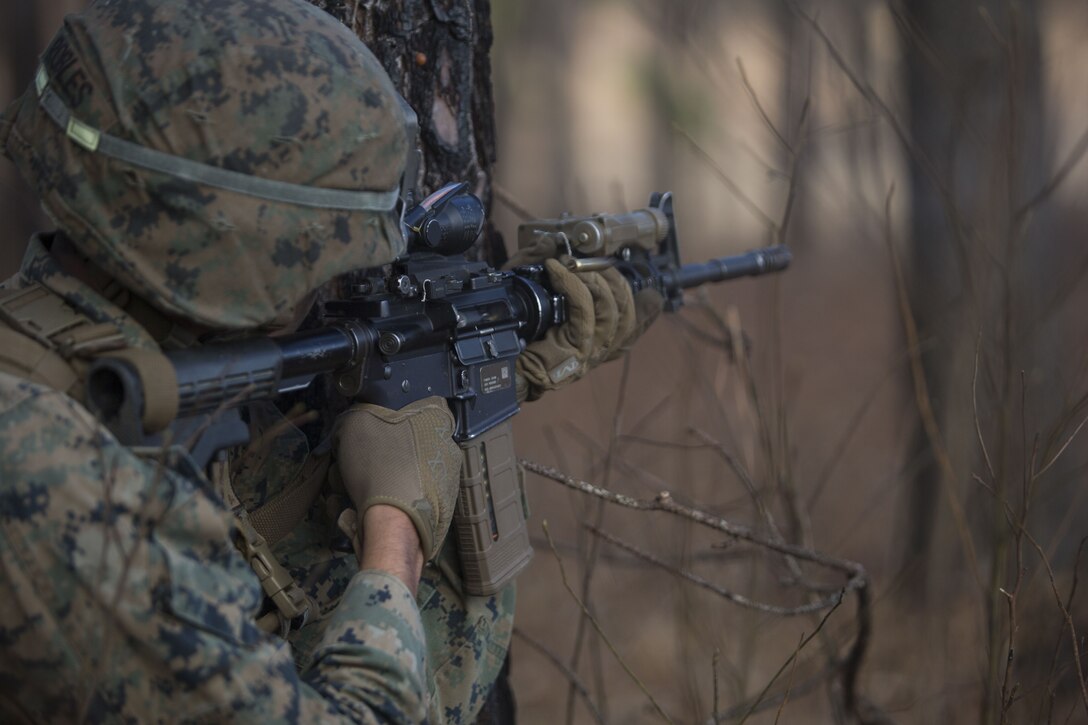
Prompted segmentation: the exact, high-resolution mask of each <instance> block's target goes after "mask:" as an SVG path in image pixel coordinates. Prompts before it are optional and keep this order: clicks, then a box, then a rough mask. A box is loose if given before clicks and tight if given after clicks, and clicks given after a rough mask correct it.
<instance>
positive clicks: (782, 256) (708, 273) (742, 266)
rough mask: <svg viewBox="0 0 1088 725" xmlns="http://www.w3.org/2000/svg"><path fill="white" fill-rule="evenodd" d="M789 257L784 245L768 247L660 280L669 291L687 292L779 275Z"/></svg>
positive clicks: (691, 266)
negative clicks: (728, 281)
mask: <svg viewBox="0 0 1088 725" xmlns="http://www.w3.org/2000/svg"><path fill="white" fill-rule="evenodd" d="M792 258H793V254H792V253H791V252H790V250H789V248H788V247H786V246H785V245H779V246H776V247H767V248H765V249H756V250H753V251H751V252H746V253H744V254H737V255H735V256H732V257H719V258H718V259H711V260H710V261H707V262H702V263H699V264H685V265H683V266H682V267H680V269H678V270H675V271H672V272H667V273H665V274H664V275H663V279H662V281H663V282H664V285H665V288H666V289H668V290H679V289H689V288H691V287H698V286H699V285H703V284H707V283H708V282H723V281H725V280H727V279H736V278H737V277H747V276H752V277H756V276H759V275H761V274H769V273H771V272H780V271H782V270H783V269H785V268H786V267H788V266H789V264H790V260H791V259H792Z"/></svg>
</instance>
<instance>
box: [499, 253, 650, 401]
mask: <svg viewBox="0 0 1088 725" xmlns="http://www.w3.org/2000/svg"><path fill="white" fill-rule="evenodd" d="M556 236H557V235H554V234H547V233H544V234H540V235H539V236H538V237H537V238H536V239H534V240H533V243H532V244H531V245H530V246H528V247H525V248H523V249H520V250H518V252H517V253H515V254H514V256H513V257H512V258H511V259H510V262H509V263H508V264H507V265H506V266H507V268H510V267H514V266H521V265H526V264H540V263H543V265H544V269H545V270H546V272H547V274H548V279H549V281H550V283H551V287H552V291H554V292H556V293H558V294H561V295H563V296H564V297H565V298H566V306H567V321H566V322H565V323H564V324H563V325H561V326H559V327H553V328H551V329H549V330H548V331H547V332H546V333H545V335H544V338H543V339H541V340H537V341H536V342H533V343H530V344H529V346H528V347H527V348H526V350H525V351H524V352H523V353H522V354H521V355H520V356H519V357H518V360H517V376H516V378H517V380H516V381H517V387H518V399H519V400H525V399H530V400H535V399H536V398H539V397H540V396H541V395H542V394H543V392H544V391H545V390H552V389H555V388H558V387H561V386H562V385H565V384H566V383H568V382H571V381H573V380H577V379H578V378H580V377H582V376H583V375H585V373H586V372H588V371H589V369H590V368H593V367H595V366H597V365H598V364H600V363H602V362H607V361H609V360H613V359H615V358H617V357H619V356H620V355H622V354H623V353H624V352H625V351H626V350H627V349H629V348H630V346H631V345H633V344H634V342H635V340H637V339H638V337H639V335H641V334H642V333H643V332H644V331H645V330H646V328H647V327H649V326H650V323H652V322H653V320H654V319H655V318H656V317H657V315H658V313H660V312H661V308H662V306H663V305H664V300H663V299H662V297H661V295H660V294H658V293H657V291H656V290H653V289H646V290H642V291H641V292H639V294H638V296H637V297H636V296H635V295H633V294H632V292H631V285H630V284H629V283H628V282H627V280H626V279H625V278H624V276H623V275H622V274H620V272H619V271H618V270H616V269H614V268H610V269H605V270H603V271H599V272H572V271H571V270H569V269H567V267H566V266H565V264H564V263H563V262H565V261H566V259H568V258H567V257H566V255H565V254H564V255H563V256H561V257H560V258H559V259H556V258H555V255H556V254H557V253H558V252H560V251H561V249H565V246H564V247H562V248H561V247H560V246H559V245H558V244H557V241H556Z"/></svg>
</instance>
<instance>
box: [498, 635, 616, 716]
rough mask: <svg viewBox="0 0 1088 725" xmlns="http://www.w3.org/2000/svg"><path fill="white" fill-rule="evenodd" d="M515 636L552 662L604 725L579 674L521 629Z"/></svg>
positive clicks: (590, 711) (590, 712)
mask: <svg viewBox="0 0 1088 725" xmlns="http://www.w3.org/2000/svg"><path fill="white" fill-rule="evenodd" d="M514 636H515V637H517V638H518V639H520V640H521V641H522V642H524V643H525V644H527V645H529V646H530V647H532V648H533V649H534V650H536V651H537V652H538V653H539V654H540V655H541V656H543V657H544V659H546V660H548V662H551V663H552V665H553V666H554V667H555V668H556V669H557V670H559V671H560V672H561V673H562V674H563V676H564V677H566V678H567V681H568V682H570V684H571V686H572V687H574V689H575V691H576V692H577V693H578V694H579V695H581V696H582V700H584V701H585V703H586V707H587V708H589V714H590V715H592V716H593V719H594V720H595V721H596V722H599V723H602V725H603V723H604V718H602V717H601V711H600V710H599V709H598V708H597V703H595V702H594V701H593V698H592V697H591V696H590V694H589V690H587V689H586V686H585V685H584V684H583V683H582V680H581V679H579V677H578V673H577V672H575V671H574V670H572V669H570V668H569V667H567V665H566V663H565V662H563V660H561V659H559V655H557V654H555V653H554V652H552V651H551V650H549V649H548V648H547V647H545V646H544V645H542V644H541V643H540V642H537V641H536V640H535V639H533V638H532V637H530V636H529V635H527V634H525V631H524V630H522V629H521V628H520V627H514Z"/></svg>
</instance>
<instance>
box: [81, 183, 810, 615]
mask: <svg viewBox="0 0 1088 725" xmlns="http://www.w3.org/2000/svg"><path fill="white" fill-rule="evenodd" d="M465 187H466V185H465V184H451V185H449V186H447V187H444V188H443V189H440V190H439V191H437V192H435V193H434V194H432V195H431V196H429V197H428V198H427V199H425V200H424V201H423V202H422V203H421V204H419V205H418V206H416V207H415V208H413V209H412V210H411V211H409V212H408V213H407V214H406V215H405V226H406V228H407V234H408V237H409V247H408V248H409V253H408V254H407V255H406V256H404V257H402V258H401V259H399V260H397V261H395V262H394V263H393V264H392V265H389V267H388V268H387V269H385V270H382V273H380V274H375V275H374V276H368V277H363V278H361V279H360V280H358V281H357V282H356V283H355V284H354V285H353V286H352V289H351V290H350V294H349V295H348V296H347V298H346V299H340V300H336V301H330V302H327V303H325V307H324V310H323V313H324V318H323V321H324V325H323V326H321V327H318V328H316V329H309V330H305V331H302V332H297V333H294V334H291V335H285V336H279V337H253V338H249V339H242V340H235V341H230V342H222V343H213V344H208V345H205V346H202V347H195V348H190V349H185V350H177V351H170V352H167V353H165V357H166V359H167V360H168V361H169V365H166V366H163V365H161V364H158V365H153V366H147V365H141V364H140V363H139V360H138V359H136V358H134V357H132V356H130V355H120V356H115V357H102V358H99V359H97V360H96V361H95V362H94V363H93V364H92V366H91V368H90V371H89V375H88V381H87V386H88V387H87V396H86V399H87V401H88V406H89V408H90V409H91V411H92V412H93V413H95V415H97V416H98V417H99V419H101V420H102V421H103V422H104V423H105V424H106V425H107V427H109V428H110V429H111V430H112V431H113V433H114V434H115V435H116V436H117V437H118V439H119V440H120V441H121V442H122V443H124V444H126V445H130V446H148V445H152V446H153V445H161V443H162V441H163V440H164V436H163V433H164V432H165V430H166V428H169V429H170V430H171V433H170V439H171V440H173V441H185V440H189V441H193V442H194V443H193V445H192V447H191V449H190V455H191V457H192V459H193V460H194V462H195V463H196V464H197V465H199V466H201V467H202V468H204V467H207V466H208V465H209V464H210V463H211V462H212V461H213V459H214V458H215V457H216V456H220V455H223V453H222V452H225V451H226V449H228V448H231V447H233V446H237V445H242V444H245V443H246V442H248V439H249V431H248V427H247V426H246V424H245V423H244V421H243V420H242V418H241V415H240V413H239V408H240V407H241V406H243V405H245V404H246V403H249V402H251V401H255V400H260V399H270V398H275V397H276V396H278V395H280V394H282V393H285V392H288V391H293V390H298V389H301V388H304V387H306V386H308V385H310V383H312V382H313V380H314V379H315V378H316V377H317V376H321V375H330V376H332V380H333V382H334V384H335V388H336V390H337V391H338V392H339V393H340V394H342V395H344V396H347V397H348V398H350V399H352V400H354V401H359V402H369V403H376V404H378V405H382V406H385V407H387V408H394V409H399V408H401V407H403V406H405V405H407V404H409V403H411V402H413V401H415V400H418V399H420V398H424V397H428V396H431V395H439V396H442V397H443V398H445V399H446V401H447V402H448V403H449V406H450V410H451V411H452V412H453V415H454V418H455V420H456V431H455V433H454V439H455V440H456V441H457V442H458V443H459V444H460V445H461V447H462V448H463V449H464V451H465V461H464V465H463V469H462V488H461V495H460V497H459V500H458V504H457V509H456V513H455V517H454V527H455V529H456V536H457V541H458V546H459V551H460V558H461V564H462V570H463V578H464V583H465V588H466V590H467V591H468V593H470V594H480V595H484V594H491V593H493V592H495V591H497V590H498V589H500V588H501V587H502V586H503V585H505V584H506V583H507V582H508V581H510V580H511V579H512V578H513V577H514V576H515V575H516V574H517V573H518V572H519V571H520V570H521V569H522V568H523V567H524V566H525V565H526V564H527V563H528V561H529V558H530V556H531V554H532V549H531V546H530V543H529V536H528V531H527V528H526V524H525V519H526V509H525V507H524V498H523V493H522V490H521V485H520V482H519V475H518V470H517V464H516V460H515V457H514V451H513V442H512V435H511V429H510V419H511V417H512V416H513V415H514V414H515V413H517V412H518V408H519V404H518V400H517V396H516V392H515V384H514V362H515V360H516V358H517V356H518V355H519V354H520V353H521V351H522V350H523V349H524V348H525V346H526V345H528V344H530V343H532V342H533V341H535V340H538V339H540V338H541V337H542V336H543V335H544V333H545V332H546V331H547V330H548V329H549V328H551V327H552V326H555V325H560V324H563V322H564V321H565V319H566V304H565V300H564V299H563V297H562V296H561V295H557V294H554V293H553V292H552V291H551V290H550V289H549V285H548V278H547V275H546V274H545V272H544V268H543V267H542V266H540V265H532V266H526V267H519V268H515V269H513V270H509V271H500V270H497V269H494V268H492V267H489V266H488V265H487V264H486V263H483V262H472V261H468V260H467V259H466V258H465V256H464V252H465V250H467V249H468V247H469V246H471V245H472V243H473V242H474V241H475V239H476V238H477V237H478V236H479V233H480V230H481V228H482V226H483V220H484V213H483V206H482V205H481V203H480V201H479V199H477V198H476V197H475V196H472V195H471V194H468V193H467V192H466V191H465ZM540 234H552V235H555V239H556V240H557V241H558V242H559V244H560V245H561V246H560V248H562V246H563V245H565V246H566V247H568V248H569V252H570V256H569V258H567V259H568V266H569V267H570V268H572V269H575V270H580V269H601V268H604V267H606V266H613V267H615V268H616V269H618V270H619V271H620V272H621V273H622V274H623V276H624V277H625V278H626V279H627V281H628V282H629V283H630V284H631V287H632V288H633V290H634V291H635V292H638V291H640V290H642V289H644V288H646V287H653V288H655V289H656V290H657V291H658V292H659V293H660V294H661V295H662V296H663V297H664V299H665V307H666V309H668V310H676V309H678V308H679V307H680V306H681V304H682V303H683V290H684V289H686V288H690V287H696V286H699V285H702V284H705V283H708V282H720V281H723V280H728V279H733V278H736V277H742V276H747V275H760V274H765V273H768V272H775V271H778V270H781V269H784V268H785V267H786V266H787V265H788V264H789V261H790V252H789V250H788V249H786V248H785V247H781V246H779V247H770V248H766V249H760V250H756V251H752V252H748V253H747V254H741V255H737V256H733V257H723V258H720V259H713V260H710V261H709V262H705V263H702V264H689V265H681V264H680V260H679V251H678V247H677V237H676V225H675V222H674V219H673V208H672V196H671V194H668V193H665V194H654V195H653V197H652V198H651V200H650V204H649V206H647V207H646V208H644V209H639V210H637V211H633V212H629V213H626V214H619V215H607V214H596V215H591V216H585V217H562V218H559V219H550V220H538V221H533V222H527V223H525V224H522V225H521V227H520V229H519V244H520V245H522V246H524V245H525V244H528V243H529V242H530V241H532V239H533V238H534V237H535V236H537V235H540ZM151 370H154V371H155V372H154V373H152V372H149V371H151ZM171 374H172V376H173V378H174V379H173V380H169V379H168V378H169V377H170V375H171ZM164 377H165V378H167V379H164ZM164 397H165V398H166V400H165V401H164V400H162V398H164ZM164 409H165V410H166V413H165V414H164V413H163V410H164Z"/></svg>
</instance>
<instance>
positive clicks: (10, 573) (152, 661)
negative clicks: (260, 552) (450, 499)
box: [0, 374, 427, 722]
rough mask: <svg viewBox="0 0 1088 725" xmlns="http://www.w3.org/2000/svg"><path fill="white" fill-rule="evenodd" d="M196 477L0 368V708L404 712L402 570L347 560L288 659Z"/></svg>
mask: <svg viewBox="0 0 1088 725" xmlns="http://www.w3.org/2000/svg"><path fill="white" fill-rule="evenodd" d="M230 527H231V522H230V517H229V514H228V513H227V512H226V511H225V510H224V508H223V506H222V505H221V504H220V503H219V502H218V499H217V498H216V497H215V496H214V495H212V494H210V493H209V492H208V491H207V490H206V489H205V488H204V487H203V486H202V485H201V482H200V481H199V480H194V479H192V478H189V477H185V476H182V475H179V474H177V473H175V472H174V471H173V470H171V469H170V468H169V467H168V466H166V465H164V463H163V462H162V461H159V462H156V461H154V460H150V461H149V460H145V459H142V458H139V457H137V456H135V455H133V454H132V453H131V452H130V451H129V450H128V449H125V448H123V447H121V446H120V445H119V444H118V443H117V441H116V440H115V439H114V438H113V437H112V436H111V435H110V434H109V433H108V432H107V431H105V430H104V429H103V428H101V427H100V426H99V425H98V424H97V422H96V421H95V420H94V419H93V418H92V417H91V416H90V415H89V414H88V413H87V412H86V411H85V410H84V409H83V408H82V407H81V406H80V405H79V404H78V403H76V402H75V401H73V400H71V399H69V398H67V397H65V396H63V395H61V394H59V393H56V392H54V391H51V390H49V389H47V388H42V387H40V386H36V385H33V384H31V383H28V382H26V381H23V380H20V379H18V378H14V377H11V376H8V375H5V374H0V591H2V592H3V593H4V597H3V599H2V600H0V601H2V604H0V719H2V720H4V721H11V720H30V721H36V722H68V721H76V720H82V719H87V720H90V721H94V722H98V721H103V720H105V721H122V720H124V721H138V722H155V721H165V720H169V721H171V722H173V721H196V720H199V721H216V722H218V721H222V720H242V721H246V722H250V721H251V722H285V721H290V722H294V721H303V722H311V721H328V720H336V719H342V720H346V721H361V722H386V721H394V722H405V721H407V722H418V721H421V720H422V719H423V718H424V717H425V712H426V692H427V687H426V685H425V683H424V672H425V670H424V666H425V663H424V651H425V643H424V636H423V630H422V625H421V623H420V615H419V610H418V608H417V606H416V604H415V602H414V600H413V598H412V596H411V595H410V594H409V592H408V590H407V588H406V587H404V585H403V584H402V583H401V582H400V581H399V580H397V579H395V578H393V577H391V576H389V575H386V574H383V573H380V572H362V573H359V574H357V575H355V576H354V577H353V578H352V579H351V581H350V583H349V585H348V590H347V592H346V594H345V596H344V598H343V600H342V601H341V604H340V606H339V607H337V610H336V612H335V613H333V615H332V617H331V619H330V626H329V627H328V628H327V629H326V631H325V632H324V633H323V635H322V638H321V641H320V642H319V643H318V646H317V648H316V649H315V652H314V657H313V660H312V661H311V663H310V665H309V667H308V668H307V669H306V671H305V672H303V673H302V674H301V675H300V674H298V672H297V671H296V669H295V663H294V660H293V658H292V654H291V650H290V648H289V647H288V645H287V644H286V643H285V642H283V641H280V640H276V639H273V638H270V637H268V636H266V635H264V634H263V633H262V632H260V631H259V630H258V629H257V628H256V626H255V625H254V614H255V613H256V611H257V608H258V607H259V604H260V601H261V593H260V588H259V585H258V584H257V581H256V578H255V577H254V576H253V573H252V572H251V571H250V570H249V568H248V566H247V565H246V564H245V563H244V562H243V560H242V558H241V557H240V556H239V555H238V554H237V552H236V551H235V549H234V547H233V545H232V544H231V543H230Z"/></svg>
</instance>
